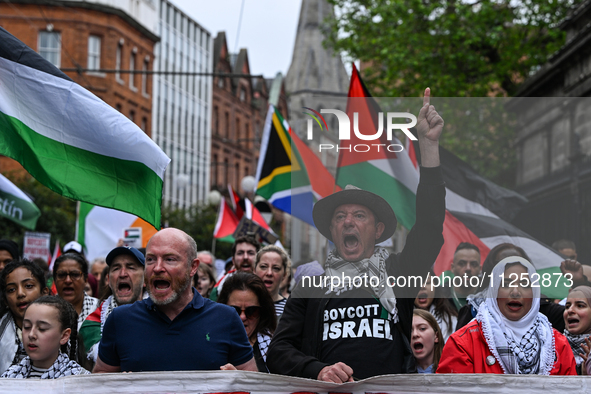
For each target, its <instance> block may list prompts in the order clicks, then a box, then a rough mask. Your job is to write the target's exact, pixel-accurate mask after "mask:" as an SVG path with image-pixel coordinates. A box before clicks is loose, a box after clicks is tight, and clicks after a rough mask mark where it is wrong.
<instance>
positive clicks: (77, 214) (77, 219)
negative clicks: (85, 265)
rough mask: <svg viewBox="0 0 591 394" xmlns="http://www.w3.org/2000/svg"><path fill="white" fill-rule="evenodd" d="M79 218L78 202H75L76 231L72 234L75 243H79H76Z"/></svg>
mask: <svg viewBox="0 0 591 394" xmlns="http://www.w3.org/2000/svg"><path fill="white" fill-rule="evenodd" d="M79 218H80V201H76V231H75V233H74V239H75V240H76V242H80V241H78V227H79ZM80 243H81V244H83V242H80Z"/></svg>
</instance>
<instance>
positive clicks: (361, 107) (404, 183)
mask: <svg viewBox="0 0 591 394" xmlns="http://www.w3.org/2000/svg"><path fill="white" fill-rule="evenodd" d="M369 97H371V95H370V94H369V91H368V90H367V88H366V87H365V84H364V83H363V81H362V80H361V78H360V77H359V73H358V72H357V68H356V67H355V65H353V73H352V75H351V85H350V86H349V100H348V101H347V110H346V112H347V115H348V116H349V119H354V113H357V114H358V116H359V122H358V124H359V128H360V132H361V133H362V134H375V132H376V130H377V129H378V125H377V123H376V119H378V113H379V112H382V111H381V110H380V108H379V107H378V105H377V103H376V102H375V101H374V100H373V99H368V98H369ZM351 127H353V123H351ZM367 143H368V142H367V141H364V140H361V139H359V138H358V137H357V136H356V135H355V133H353V132H351V139H349V140H341V141H339V145H340V149H339V150H340V153H339V161H338V166H337V167H338V170H337V176H336V183H337V185H339V186H340V187H342V188H344V187H345V186H347V185H349V184H351V185H353V186H357V187H359V188H361V189H363V190H367V191H370V192H373V193H375V194H377V195H379V196H381V197H382V198H384V199H385V200H386V201H388V203H389V204H390V206H391V207H392V209H394V212H396V217H397V218H398V222H399V223H400V224H401V225H402V226H404V227H406V228H408V229H410V228H412V226H413V225H414V223H415V195H416V192H417V187H418V185H419V176H418V173H417V172H416V170H415V167H414V165H413V163H412V161H411V159H410V157H409V155H408V152H407V151H406V150H402V151H400V152H395V151H396V150H398V149H390V150H388V149H387V148H385V147H384V148H381V149H379V150H378V149H371V150H369V151H368V152H357V151H355V149H354V147H355V146H356V145H358V144H367ZM372 143H376V142H372ZM379 143H380V144H384V146H389V145H393V144H400V141H399V140H398V139H397V138H396V137H393V140H392V141H388V140H387V135H386V133H382V136H381V137H380V141H379Z"/></svg>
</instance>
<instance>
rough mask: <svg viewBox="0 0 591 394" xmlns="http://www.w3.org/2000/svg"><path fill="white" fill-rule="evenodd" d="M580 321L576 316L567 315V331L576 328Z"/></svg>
mask: <svg viewBox="0 0 591 394" xmlns="http://www.w3.org/2000/svg"><path fill="white" fill-rule="evenodd" d="M580 322H581V321H580V320H579V318H578V317H576V316H569V317H568V318H567V319H566V325H567V328H568V330H569V331H571V330H573V329H576V328H577V327H578V326H579V323H580Z"/></svg>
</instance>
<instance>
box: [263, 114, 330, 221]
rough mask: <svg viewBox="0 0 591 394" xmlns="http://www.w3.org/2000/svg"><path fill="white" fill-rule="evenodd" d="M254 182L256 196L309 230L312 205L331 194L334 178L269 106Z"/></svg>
mask: <svg viewBox="0 0 591 394" xmlns="http://www.w3.org/2000/svg"><path fill="white" fill-rule="evenodd" d="M256 180H257V190H256V194H258V195H260V196H262V197H264V198H265V199H267V201H269V203H271V205H273V206H274V207H276V208H278V209H280V210H282V211H284V212H287V213H289V214H291V215H292V216H294V217H296V218H298V219H300V220H302V221H304V222H306V223H308V224H310V225H312V226H313V225H314V221H313V219H312V208H313V206H314V202H315V201H316V200H318V199H319V198H322V197H325V196H327V195H329V194H331V193H333V191H334V190H335V189H334V188H335V181H334V177H333V176H332V175H331V174H330V172H329V171H328V170H327V169H326V168H325V167H324V165H322V162H321V161H320V159H319V158H318V157H317V156H316V155H315V154H314V152H312V151H311V150H310V148H308V146H306V144H304V142H303V141H302V140H300V139H299V138H298V136H297V135H296V134H295V133H293V132H292V131H291V129H290V127H289V125H288V124H287V122H286V121H285V119H283V117H282V116H281V114H280V113H279V111H278V110H277V109H275V107H273V106H272V105H270V106H269V111H268V113H267V118H266V121H265V128H264V130H263V138H262V142H261V154H260V157H259V162H258V166H257V176H256Z"/></svg>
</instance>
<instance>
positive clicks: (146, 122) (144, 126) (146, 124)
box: [140, 116, 148, 134]
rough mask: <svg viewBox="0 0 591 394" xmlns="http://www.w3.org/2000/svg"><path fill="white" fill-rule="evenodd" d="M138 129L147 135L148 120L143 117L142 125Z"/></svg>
mask: <svg viewBox="0 0 591 394" xmlns="http://www.w3.org/2000/svg"><path fill="white" fill-rule="evenodd" d="M140 129H142V131H143V132H144V133H146V134H148V118H146V117H145V116H144V117H142V124H141V126H140Z"/></svg>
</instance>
